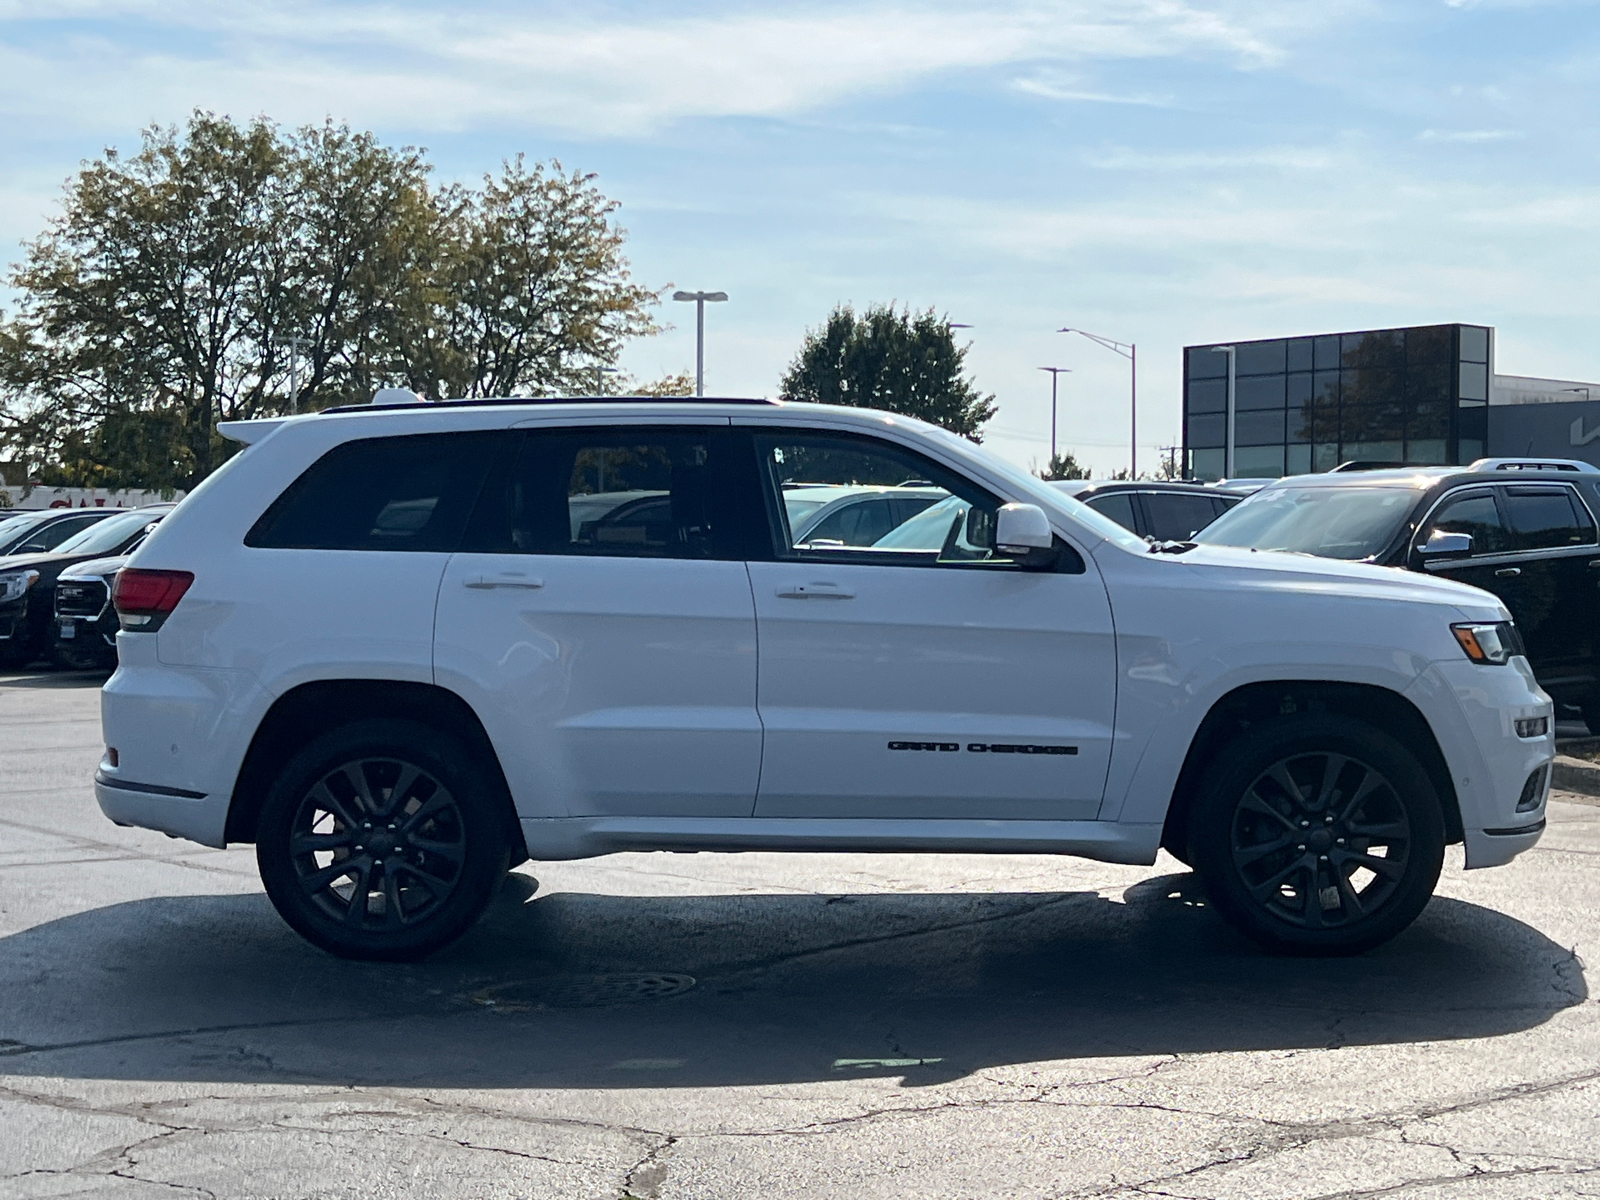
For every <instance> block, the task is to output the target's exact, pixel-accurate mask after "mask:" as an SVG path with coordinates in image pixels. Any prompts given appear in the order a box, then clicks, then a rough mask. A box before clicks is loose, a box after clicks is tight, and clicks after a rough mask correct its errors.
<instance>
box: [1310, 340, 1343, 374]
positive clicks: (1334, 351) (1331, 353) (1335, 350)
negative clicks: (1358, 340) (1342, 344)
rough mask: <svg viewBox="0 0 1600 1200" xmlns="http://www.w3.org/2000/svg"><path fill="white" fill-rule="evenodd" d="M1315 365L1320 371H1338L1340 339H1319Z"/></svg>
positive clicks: (1314, 357)
mask: <svg viewBox="0 0 1600 1200" xmlns="http://www.w3.org/2000/svg"><path fill="white" fill-rule="evenodd" d="M1313 360H1314V361H1313V363H1312V365H1313V366H1315V367H1316V369H1317V370H1319V371H1330V370H1331V371H1337V370H1338V369H1339V339H1338V338H1337V337H1319V338H1317V339H1316V346H1315V348H1314V351H1313Z"/></svg>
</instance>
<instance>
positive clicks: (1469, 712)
mask: <svg viewBox="0 0 1600 1200" xmlns="http://www.w3.org/2000/svg"><path fill="white" fill-rule="evenodd" d="M1407 695H1408V696H1410V697H1411V699H1412V700H1413V701H1414V702H1416V703H1417V705H1418V707H1419V708H1421V709H1422V710H1423V712H1424V714H1425V715H1426V716H1427V717H1428V720H1429V724H1430V725H1431V726H1432V727H1433V731H1434V736H1435V737H1437V738H1438V741H1439V749H1440V750H1441V751H1442V752H1443V753H1444V760H1445V762H1446V763H1447V764H1448V765H1449V768H1450V773H1451V780H1452V782H1453V783H1454V785H1455V791H1456V800H1457V802H1458V804H1459V806H1460V810H1461V827H1462V834H1463V840H1464V842H1465V843H1466V859H1467V862H1466V865H1467V867H1468V868H1469V869H1472V868H1477V867H1494V866H1499V865H1500V864H1502V863H1507V862H1510V861H1511V860H1512V859H1513V858H1515V857H1516V856H1517V855H1519V854H1521V853H1522V852H1523V851H1524V850H1527V849H1530V848H1531V847H1533V846H1534V845H1535V844H1536V843H1537V842H1538V841H1539V838H1540V836H1541V835H1542V834H1543V832H1544V826H1545V807H1546V804H1547V803H1548V800H1549V793H1550V763H1551V762H1552V760H1553V759H1554V758H1555V753H1556V743H1555V705H1554V704H1553V703H1552V702H1551V700H1550V697H1549V696H1548V695H1546V694H1545V692H1544V690H1543V689H1541V688H1540V687H1539V685H1538V683H1537V681H1535V679H1534V677H1533V670H1532V668H1531V667H1529V666H1528V661H1527V659H1525V658H1520V657H1519V658H1515V659H1512V661H1511V662H1510V663H1507V664H1506V665H1505V666H1498V667H1495V666H1480V665H1478V664H1477V663H1473V662H1470V661H1468V660H1467V659H1466V658H1465V657H1463V658H1462V659H1461V660H1460V661H1459V662H1458V661H1453V660H1450V661H1442V662H1435V663H1433V664H1431V665H1430V666H1429V667H1428V669H1427V670H1425V671H1424V672H1423V673H1422V674H1421V675H1420V676H1418V678H1417V680H1416V682H1415V683H1414V684H1413V685H1412V686H1411V688H1409V689H1408V691H1407ZM1528 717H1544V718H1545V725H1546V731H1545V733H1544V735H1543V736H1541V737H1535V738H1522V737H1518V736H1517V733H1516V722H1517V721H1518V720H1519V719H1524V718H1528ZM1535 776H1538V778H1537V779H1535ZM1519 809H1520V811H1519Z"/></svg>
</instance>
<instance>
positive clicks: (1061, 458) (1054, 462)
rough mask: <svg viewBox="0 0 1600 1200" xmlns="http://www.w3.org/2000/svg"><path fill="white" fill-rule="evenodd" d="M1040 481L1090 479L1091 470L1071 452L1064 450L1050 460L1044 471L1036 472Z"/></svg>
mask: <svg viewBox="0 0 1600 1200" xmlns="http://www.w3.org/2000/svg"><path fill="white" fill-rule="evenodd" d="M1034 474H1035V475H1037V476H1038V477H1039V478H1040V479H1047V480H1048V479H1088V478H1090V475H1089V468H1088V467H1086V466H1084V465H1083V464H1081V463H1080V462H1078V460H1077V458H1076V457H1075V456H1074V455H1073V453H1072V452H1071V451H1070V450H1063V451H1062V452H1061V453H1060V454H1057V455H1055V456H1054V457H1053V458H1052V459H1051V460H1050V465H1049V466H1047V467H1045V469H1044V470H1042V471H1035V472H1034Z"/></svg>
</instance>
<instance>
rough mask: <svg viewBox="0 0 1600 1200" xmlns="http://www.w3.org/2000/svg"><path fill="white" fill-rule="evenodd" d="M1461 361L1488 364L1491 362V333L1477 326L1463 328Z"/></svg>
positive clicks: (1464, 326)
mask: <svg viewBox="0 0 1600 1200" xmlns="http://www.w3.org/2000/svg"><path fill="white" fill-rule="evenodd" d="M1461 361H1462V362H1475V363H1486V362H1488V361H1489V331H1488V330H1487V329H1484V328H1481V327H1480V326H1477V325H1463V326H1462V327H1461Z"/></svg>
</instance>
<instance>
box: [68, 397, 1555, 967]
mask: <svg viewBox="0 0 1600 1200" xmlns="http://www.w3.org/2000/svg"><path fill="white" fill-rule="evenodd" d="M223 430H224V432H225V433H226V434H227V435H228V436H230V437H233V438H236V439H238V440H240V441H243V442H245V443H247V444H248V449H246V450H245V451H244V452H243V453H241V454H239V455H237V456H236V457H235V458H234V459H233V460H232V461H230V462H229V463H228V464H227V465H226V466H225V467H224V468H223V469H222V470H220V471H218V472H217V473H215V474H214V475H212V476H211V477H210V478H209V479H208V480H207V481H206V482H205V483H204V484H203V485H202V486H201V487H199V488H198V489H196V491H195V492H194V494H193V495H191V496H190V497H188V498H187V499H186V500H185V501H184V502H183V503H182V504H181V505H180V506H179V508H178V509H177V511H176V512H174V513H173V514H172V515H171V516H170V517H168V518H167V519H166V520H165V521H164V522H163V523H162V524H161V526H160V527H159V528H157V529H156V530H155V532H154V533H153V534H152V535H151V537H150V539H149V541H148V542H146V543H145V545H144V547H143V548H142V549H141V550H140V551H139V552H138V554H137V555H136V556H135V558H134V559H133V560H132V562H131V564H130V566H129V567H127V568H126V569H124V570H123V571H122V572H121V573H120V574H119V576H118V577H117V583H116V595H115V606H116V609H117V612H118V614H119V618H120V621H121V625H122V631H121V633H120V634H119V635H118V651H119V657H120V665H119V667H118V669H117V672H116V674H115V675H114V676H113V677H112V678H111V680H110V682H109V683H108V684H107V685H106V687H105V690H104V694H103V714H104V729H105V740H106V746H107V749H106V755H105V759H104V761H103V763H102V765H101V767H100V770H99V772H98V774H97V775H96V780H95V790H96V794H97V796H98V798H99V802H100V805H101V808H102V809H103V810H104V811H105V813H106V814H107V816H109V817H110V818H111V819H112V820H114V821H117V822H119V823H122V824H128V825H140V826H145V827H148V828H152V829H160V830H165V831H166V832H168V833H172V834H175V835H177V836H180V837H185V838H191V839H193V840H195V841H198V842H201V843H204V844H206V845H211V846H221V845H224V844H225V843H228V842H254V843H255V845H256V854H257V858H258V861H259V864H260V869H261V874H262V879H263V881H264V883H265V885H266V888H267V891H268V894H269V895H270V897H271V898H272V901H273V903H274V904H275V905H276V906H277V907H278V910H279V912H280V913H282V915H283V916H284V918H285V919H286V920H287V921H288V922H289V923H290V924H291V925H292V926H294V928H295V929H297V930H299V931H300V932H301V933H302V934H303V935H304V936H306V937H307V938H308V939H310V940H311V941H312V942H314V943H316V944H317V945H319V946H322V947H324V948H326V949H328V950H330V951H332V952H334V953H336V954H341V955H347V956H351V957H361V958H380V959H405V958H413V957H416V956H419V955H423V954H426V953H428V952H430V951H432V950H434V949H436V948H438V947H439V946H442V945H444V944H445V943H447V942H449V941H450V940H451V939H453V938H455V937H456V936H458V935H459V934H460V933H461V932H462V931H463V930H465V929H466V928H467V926H468V925H469V924H470V923H471V922H472V921H473V920H474V919H475V918H476V917H477V916H478V915H479V913H480V912H481V911H482V910H483V908H484V906H485V904H486V903H487V901H488V899H489V897H490V895H491V894H492V893H493V892H494V890H495V889H496V887H497V886H498V884H499V881H500V879H501V876H502V875H503V873H504V871H505V870H506V869H507V867H508V865H511V864H515V863H517V862H520V861H522V860H524V859H526V858H528V857H532V858H534V859H568V858H581V857H586V856H590V855H599V854H605V853H608V852H611V851H616V850H630V849H631V850H642V849H664V848H666V849H713V850H741V849H757V848H759V849H776V850H852V851H890V850H892V851H936V850H952V851H967V852H971V851H1003V852H1039V853H1060V854H1074V855H1081V856H1085V857H1089V858H1096V859H1103V860H1107V861H1113V862H1123V863H1152V862H1154V861H1155V857H1156V853H1157V851H1158V849H1159V848H1160V847H1162V846H1165V847H1166V848H1167V849H1168V850H1170V851H1171V852H1173V853H1174V854H1176V855H1177V856H1178V857H1180V858H1181V859H1183V860H1185V861H1186V862H1189V863H1191V864H1192V865H1193V866H1194V868H1195V869H1196V870H1197V871H1198V872H1199V873H1200V874H1201V876H1202V878H1203V879H1204V881H1205V883H1206V885H1207V888H1208V890H1209V893H1210V895H1211V897H1212V899H1213V903H1214V906H1215V907H1216V909H1217V910H1218V911H1219V912H1220V913H1221V914H1222V915H1223V916H1224V917H1225V918H1227V919H1228V920H1230V921H1232V922H1233V923H1234V924H1235V925H1237V926H1238V927H1239V928H1240V929H1242V930H1244V931H1245V932H1246V933H1247V934H1249V935H1250V936H1252V937H1254V938H1256V939H1257V940H1258V941H1260V942H1262V943H1264V944H1265V945H1267V946H1271V947H1277V948H1285V949H1290V950H1295V951H1301V952H1313V953H1341V952H1353V951H1359V950H1362V949H1364V948H1367V947H1370V946H1373V945H1375V944H1377V943H1379V942H1381V941H1383V940H1385V939H1386V938H1389V937H1392V936H1393V935H1394V934H1396V933H1397V932H1399V931H1400V930H1401V929H1403V928H1404V927H1405V926H1406V925H1407V924H1409V923H1410V922H1411V920H1412V919H1413V918H1415V917H1416V915H1417V914H1418V913H1419V912H1420V911H1421V910H1422V908H1423V906H1424V905H1425V904H1426V903H1427V900H1428V898H1429V896H1430V895H1431V893H1432V891H1433V888H1434V885H1435V882H1436V880H1437V877H1438V874H1439V871H1440V868H1441V863H1442V861H1443V854H1444V847H1445V845H1446V843H1448V842H1463V841H1464V842H1465V855H1466V865H1467V866H1468V867H1469V868H1476V867H1487V866H1493V865H1496V864H1499V863H1504V862H1507V861H1509V860H1510V859H1511V858H1512V857H1513V856H1515V855H1516V854H1518V853H1519V852H1521V851H1523V850H1526V849H1528V848H1529V847H1530V846H1532V845H1533V844H1534V843H1535V842H1537V841H1538V839H1539V836H1540V832H1541V831H1542V829H1543V828H1544V815H1545V814H1544V810H1545V801H1546V793H1547V790H1548V784H1549V764H1550V761H1551V758H1552V756H1553V749H1554V743H1553V728H1552V710H1551V703H1550V700H1549V698H1548V697H1547V696H1546V695H1545V694H1544V693H1543V692H1542V691H1540V690H1539V688H1538V686H1537V685H1536V684H1535V682H1534V679H1533V675H1532V673H1531V671H1530V670H1529V668H1528V664H1527V660H1526V659H1525V657H1524V656H1523V655H1522V654H1521V653H1520V652H1519V646H1518V642H1517V634H1516V630H1515V629H1514V628H1513V627H1512V625H1511V623H1510V621H1509V619H1508V616H1507V614H1506V611H1505V609H1504V608H1503V607H1501V605H1500V603H1499V602H1498V601H1497V600H1496V599H1495V598H1494V597H1492V596H1490V595H1488V594H1487V593H1485V592H1481V591H1478V590H1476V589H1473V588H1469V587H1464V586H1461V585H1458V584H1453V583H1448V582H1443V581H1439V580H1435V579H1430V578H1426V577H1423V576H1419V575H1415V574H1402V573H1400V572H1397V571H1391V570H1386V569H1383V568H1378V567H1369V566H1361V565H1353V564H1349V563H1343V562H1337V561H1330V560H1324V559H1314V558H1309V557H1305V556H1293V555H1285V554H1276V553H1270V552H1263V553H1257V552H1253V551H1249V550H1236V549H1228V548H1220V547H1198V548H1187V547H1183V546H1174V545H1171V544H1167V545H1164V546H1158V547H1152V546H1150V545H1149V544H1147V543H1146V542H1145V541H1144V540H1142V539H1141V538H1139V537H1137V536H1136V535H1134V534H1132V533H1130V532H1129V531H1128V530H1126V529H1124V528H1122V527H1121V526H1120V525H1117V524H1116V523H1115V522H1113V521H1111V520H1109V519H1108V518H1106V517H1103V516H1101V515H1100V514H1098V513H1096V512H1094V511H1093V510H1091V509H1089V508H1087V507H1085V506H1084V505H1082V504H1079V503H1078V502H1077V501H1075V500H1072V499H1071V498H1069V497H1067V496H1065V495H1063V494H1062V493H1061V492H1060V491H1058V490H1057V489H1055V488H1052V487H1049V486H1048V485H1046V484H1044V483H1041V482H1040V481H1039V480H1037V479H1035V478H1033V477H1032V476H1030V475H1028V474H1026V473H1025V472H1023V471H1021V470H1020V469H1018V468H1016V467H1013V466H1011V465H1009V464H1007V463H1005V462H1004V461H1002V460H1000V459H999V458H997V457H995V456H993V455H992V454H990V453H988V452H987V451H985V450H983V449H981V448H980V447H978V446H975V445H973V444H972V443H970V442H967V441H964V440H962V439H961V438H958V437H956V436H954V435H952V434H949V433H946V432H944V431H942V430H939V429H936V428H933V427H931V426H928V425H924V424H922V423H920V422H917V421H914V420H909V419H906V418H902V417H896V416H891V415H888V414H885V413H881V412H872V411H863V410H859V409H839V408H828V407H821V406H811V405H802V404H780V403H768V402H758V401H752V402H747V403H734V402H709V401H693V400H670V401H651V400H642V399H632V400H599V401H583V402H570V401H561V402H549V401H525V402H515V401H493V402H471V403H467V402H457V403H445V404H411V405H403V406H393V407H390V406H383V407H377V406H375V407H373V408H370V409H350V410H341V411H337V412H328V413H323V414H316V415H307V416H301V417H294V418H288V419H283V420H264V421H255V422H248V423H242V424H231V425H225V426H223ZM907 480H916V481H919V482H918V485H917V486H919V487H920V486H924V485H926V486H927V487H929V488H931V489H935V490H937V491H942V492H943V493H947V496H946V498H945V499H943V500H940V501H939V502H938V503H936V504H933V505H931V506H930V507H928V508H926V509H925V510H924V511H922V512H921V513H919V514H917V515H916V516H915V517H913V518H911V519H910V520H907V521H905V522H903V523H902V524H900V525H899V526H898V527H897V528H896V529H894V530H893V531H891V533H889V534H888V535H886V536H884V537H883V538H881V539H879V541H878V544H875V545H872V546H847V545H840V544H835V543H831V542H826V543H822V544H818V545H813V544H811V543H800V544H797V543H796V539H795V537H794V532H793V526H792V524H791V520H790V516H789V514H788V511H787V509H786V506H785V503H784V494H785V486H786V485H790V486H791V487H792V485H795V484H801V483H803V484H824V485H830V486H838V487H860V486H867V487H874V486H883V487H892V486H895V485H897V484H900V483H903V482H905V481H907ZM579 514H581V519H580V516H579Z"/></svg>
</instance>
